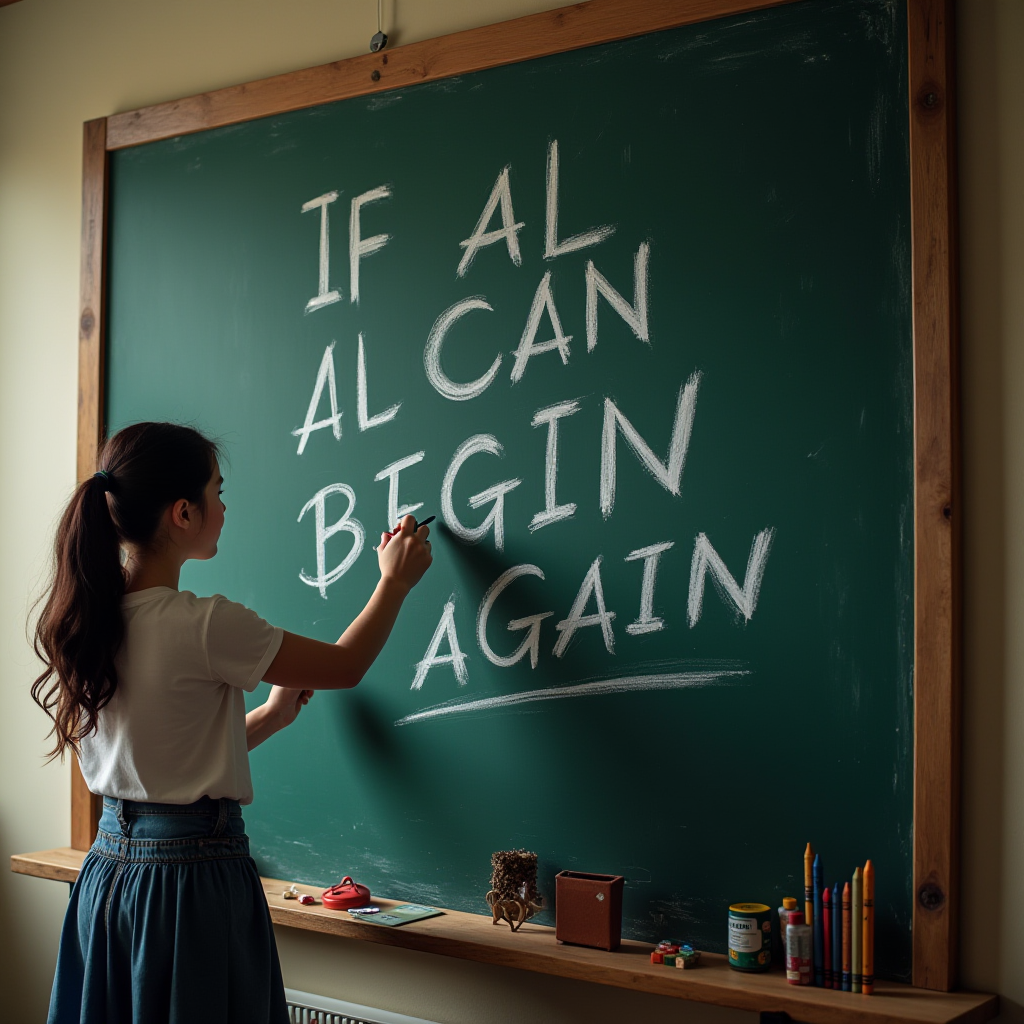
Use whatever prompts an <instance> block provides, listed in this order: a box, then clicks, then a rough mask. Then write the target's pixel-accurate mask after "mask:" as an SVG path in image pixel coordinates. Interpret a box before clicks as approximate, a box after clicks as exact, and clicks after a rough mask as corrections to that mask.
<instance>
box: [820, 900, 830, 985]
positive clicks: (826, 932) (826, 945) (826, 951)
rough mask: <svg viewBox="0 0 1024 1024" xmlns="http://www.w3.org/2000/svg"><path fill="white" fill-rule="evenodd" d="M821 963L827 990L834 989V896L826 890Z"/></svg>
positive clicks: (823, 907) (823, 902)
mask: <svg viewBox="0 0 1024 1024" xmlns="http://www.w3.org/2000/svg"><path fill="white" fill-rule="evenodd" d="M821 934H822V943H821V963H822V966H823V968H824V972H823V973H824V975H825V988H831V987H832V894H831V893H830V892H829V891H828V889H825V891H824V892H823V893H822V894H821Z"/></svg>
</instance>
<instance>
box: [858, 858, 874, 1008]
mask: <svg viewBox="0 0 1024 1024" xmlns="http://www.w3.org/2000/svg"><path fill="white" fill-rule="evenodd" d="M861 973H862V974H863V978H862V980H861V986H860V990H861V992H863V993H864V994H865V995H871V993H872V992H874V991H875V867H874V865H873V864H872V863H871V861H868V862H867V864H865V865H864V962H863V964H861Z"/></svg>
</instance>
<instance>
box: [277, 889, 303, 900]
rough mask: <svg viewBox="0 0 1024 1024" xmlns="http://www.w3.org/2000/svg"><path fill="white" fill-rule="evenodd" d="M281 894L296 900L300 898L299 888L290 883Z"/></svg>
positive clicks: (287, 898)
mask: <svg viewBox="0 0 1024 1024" xmlns="http://www.w3.org/2000/svg"><path fill="white" fill-rule="evenodd" d="M281 895H282V896H283V897H284V898H285V899H286V900H295V899H298V898H299V890H298V889H296V888H295V886H294V885H289V886H288V888H287V889H285V891H284V892H283V893H281Z"/></svg>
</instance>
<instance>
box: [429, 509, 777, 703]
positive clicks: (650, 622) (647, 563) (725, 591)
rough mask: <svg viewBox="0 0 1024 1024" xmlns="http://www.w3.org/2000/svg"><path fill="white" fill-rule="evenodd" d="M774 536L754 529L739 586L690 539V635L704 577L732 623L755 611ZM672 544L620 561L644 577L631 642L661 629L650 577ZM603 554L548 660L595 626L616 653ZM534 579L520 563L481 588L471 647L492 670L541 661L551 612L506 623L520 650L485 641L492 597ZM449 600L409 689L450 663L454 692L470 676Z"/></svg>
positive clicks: (535, 570) (704, 542) (706, 546)
mask: <svg viewBox="0 0 1024 1024" xmlns="http://www.w3.org/2000/svg"><path fill="white" fill-rule="evenodd" d="M774 538H775V530H774V528H773V527H767V528H765V529H764V530H761V531H760V532H759V533H758V534H757V535H756V536H755V537H754V540H753V543H752V544H751V546H750V557H749V558H748V559H747V567H746V572H745V574H744V577H743V583H742V584H740V583H739V582H738V581H737V580H736V577H735V576H734V575H733V574H732V573H731V572H730V571H729V569H728V568H727V567H726V565H725V562H724V561H723V560H722V557H721V556H720V555H719V554H718V552H717V551H715V549H714V548H713V547H712V546H711V542H710V541H709V540H708V538H707V536H706V535H705V534H703V533H700V534H698V535H697V539H696V541H695V543H694V548H693V559H692V561H691V563H690V588H689V596H688V600H687V609H686V618H687V622H688V624H689V627H690V628H691V629H692V628H693V627H694V626H696V625H697V623H698V622H699V621H700V617H701V612H702V608H703V599H704V581H705V578H706V576H707V575H709V574H710V576H711V579H712V582H713V584H714V586H715V589H716V590H717V591H718V593H719V596H720V597H721V598H722V600H723V602H724V603H725V604H726V605H729V606H731V607H732V609H733V610H734V612H735V614H736V618H737V621H740V620H741V619H742V620H743V621H746V622H749V621H750V619H751V618H752V617H753V614H754V611H755V609H756V608H757V601H758V597H759V595H760V592H761V582H762V580H763V578H764V572H765V567H766V565H767V562H768V555H769V553H770V551H771V547H772V542H773V540H774ZM674 543H675V542H674V541H661V542H659V543H655V544H649V545H647V546H646V547H642V548H637V549H636V550H635V551H631V552H630V553H629V554H628V555H626V556H625V561H627V562H633V561H638V560H642V561H643V563H644V569H643V578H642V581H641V584H640V600H639V606H640V610H639V615H638V616H637V618H636V619H635V620H634V621H633V622H632V623H630V624H629V625H628V626H627V627H626V632H627V633H629V634H630V635H632V636H638V635H641V634H645V633H652V632H657V631H659V630H662V629H664V628H665V621H664V619H662V618H660V617H658V616H655V615H654V588H655V581H656V578H657V571H658V564H659V561H660V559H661V556H662V555H663V554H664V553H665V552H666V551H669V550H670V549H671V548H672V547H673V546H674ZM602 561H603V556H601V555H598V556H597V558H595V559H594V561H593V562H592V563H591V564H590V567H589V568H588V569H587V572H586V574H585V575H584V577H583V582H582V583H581V584H580V588H579V590H578V592H577V594H576V597H575V599H574V600H573V603H572V606H571V607H570V608H569V610H568V612H567V613H566V615H565V617H564V618H561V619H559V620H558V621H557V622H555V623H554V629H555V632H556V633H557V634H558V636H557V639H556V640H555V642H554V645H553V646H552V647H551V655H552V656H553V657H555V658H562V657H564V655H565V653H566V651H567V650H568V649H569V645H570V644H571V643H572V641H573V639H574V638H575V637H576V635H577V634H578V633H579V632H580V630H584V629H589V628H596V629H598V630H599V631H600V636H601V641H602V643H603V645H604V649H605V651H606V652H607V653H608V654H609V655H614V654H615V630H614V628H613V623H614V621H615V618H616V613H615V612H614V611H612V610H611V609H610V608H609V606H608V602H607V600H606V598H605V589H604V584H603V582H602V576H601V564H602ZM525 576H533V577H536V578H538V579H540V580H544V579H545V578H546V577H545V575H544V572H543V570H542V569H541V568H540V567H539V566H536V565H533V564H530V563H523V564H520V565H514V566H512V567H511V568H510V569H506V570H505V572H503V573H502V574H501V575H500V576H499V577H498V578H497V579H496V580H495V581H494V582H493V583H492V584H491V585H490V587H488V588H487V591H486V593H485V594H484V596H483V599H482V600H481V602H480V605H479V608H478V609H477V615H476V641H477V646H478V647H479V648H480V651H481V653H482V654H483V656H484V657H485V658H486V659H487V661H489V662H490V663H491V664H492V665H494V666H496V667H497V668H511V667H512V666H513V665H516V664H518V663H519V662H520V661H522V660H523V659H525V658H529V659H530V668H531V669H536V668H537V665H538V663H539V660H540V650H541V631H542V628H543V624H544V622H546V621H547V620H548V619H553V618H554V617H555V612H554V611H553V610H545V611H538V612H534V613H533V614H531V615H525V616H521V617H519V618H516V619H512V620H511V621H509V622H508V623H507V624H506V626H505V629H506V630H507V631H509V632H512V633H518V632H522V631H524V630H525V636H524V637H523V639H522V640H521V641H520V643H519V645H518V646H517V647H516V648H515V649H514V650H512V651H511V652H509V653H507V654H501V653H499V652H497V651H495V649H494V647H493V646H492V643H491V640H490V638H489V635H488V626H489V623H490V617H491V612H492V610H493V608H494V605H495V603H496V602H497V600H498V598H499V597H500V596H501V595H502V594H503V593H504V592H505V591H506V590H507V589H508V588H509V587H510V586H511V585H512V584H513V583H514V582H515V581H516V580H518V579H521V578H523V577H525ZM455 600H456V597H455V595H454V594H452V595H451V596H450V597H449V598H448V600H447V601H446V602H445V605H444V608H443V609H442V611H441V616H440V618H439V620H438V623H437V627H436V628H435V630H434V633H433V636H432V637H431V638H430V643H429V644H428V645H427V650H426V653H425V654H424V656H423V658H422V660H421V661H420V662H419V663H418V664H417V665H416V673H415V675H414V676H413V680H412V685H411V689H413V690H419V689H422V687H423V684H424V682H425V681H426V678H427V675H428V674H429V673H430V671H431V670H432V669H436V668H439V667H441V666H445V665H450V666H451V667H452V670H453V671H454V673H455V679H456V681H457V682H458V684H459V686H465V685H466V684H467V683H468V682H469V670H468V668H467V666H466V662H467V661H468V659H469V656H468V655H467V654H466V653H465V652H464V650H463V646H462V643H461V641H460V639H459V633H458V628H457V626H456V622H455Z"/></svg>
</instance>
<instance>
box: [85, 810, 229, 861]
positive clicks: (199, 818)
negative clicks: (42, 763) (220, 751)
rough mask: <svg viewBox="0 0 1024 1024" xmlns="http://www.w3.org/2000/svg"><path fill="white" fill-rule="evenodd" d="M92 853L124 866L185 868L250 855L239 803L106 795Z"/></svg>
mask: <svg viewBox="0 0 1024 1024" xmlns="http://www.w3.org/2000/svg"><path fill="white" fill-rule="evenodd" d="M92 852H93V853H95V854H97V855H99V856H101V857H107V858H110V859H113V860H118V861H121V862H123V863H135V864H145V863H150V864H184V863H190V862H195V861H203V860H223V859H229V858H233V857H248V856H249V839H248V836H246V834H245V823H244V822H243V821H242V813H241V809H240V807H239V805H238V801H237V800H227V799H221V800H212V799H210V798H209V797H203V798H202V799H201V800H197V801H196V802H195V803H192V804H183V805H179V804H159V803H144V802H139V801H133V800H114V799H111V798H110V797H105V798H104V800H103V814H102V816H101V817H100V823H99V831H98V832H97V834H96V840H95V842H94V843H93V845H92Z"/></svg>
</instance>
